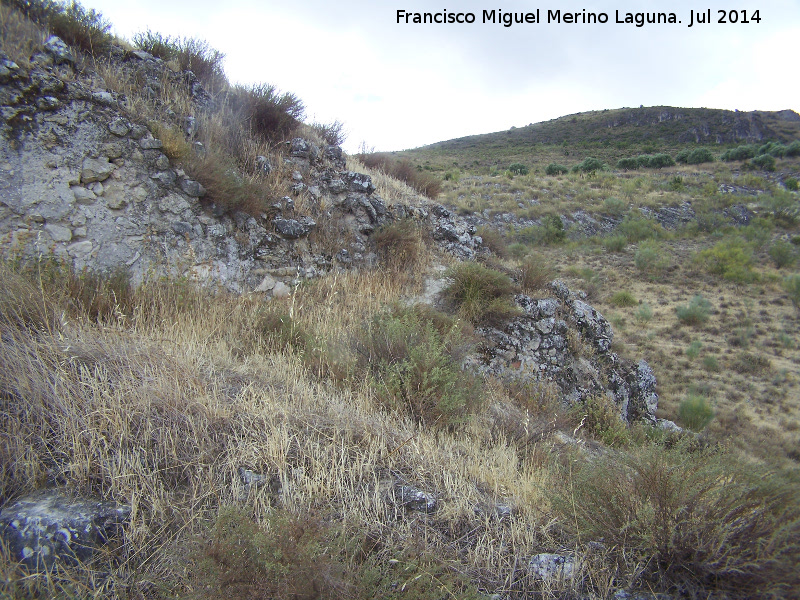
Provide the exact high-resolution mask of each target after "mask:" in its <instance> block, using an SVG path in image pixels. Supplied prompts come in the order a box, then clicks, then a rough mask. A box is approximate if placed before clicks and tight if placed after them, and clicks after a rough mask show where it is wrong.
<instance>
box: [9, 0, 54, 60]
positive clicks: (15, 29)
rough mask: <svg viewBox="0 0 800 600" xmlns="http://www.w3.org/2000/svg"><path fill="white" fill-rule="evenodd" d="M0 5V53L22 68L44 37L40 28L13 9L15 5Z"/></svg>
mask: <svg viewBox="0 0 800 600" xmlns="http://www.w3.org/2000/svg"><path fill="white" fill-rule="evenodd" d="M9 4H10V5H9V6H6V3H5V2H1V3H0V51H2V52H4V53H5V54H6V55H7V56H8V57H9V58H10V59H11V60H13V61H14V62H16V63H18V64H19V65H21V66H22V67H26V66H27V65H28V61H29V59H30V57H31V55H32V54H33V53H34V51H35V49H36V48H37V47H39V45H40V44H41V43H42V42H44V40H45V37H46V36H45V35H44V33H43V31H42V30H41V28H40V27H38V26H37V25H36V24H35V23H34V22H33V21H31V20H30V19H27V18H25V15H24V14H23V13H21V12H20V11H18V10H17V9H15V8H13V6H14V5H15V4H16V3H9Z"/></svg>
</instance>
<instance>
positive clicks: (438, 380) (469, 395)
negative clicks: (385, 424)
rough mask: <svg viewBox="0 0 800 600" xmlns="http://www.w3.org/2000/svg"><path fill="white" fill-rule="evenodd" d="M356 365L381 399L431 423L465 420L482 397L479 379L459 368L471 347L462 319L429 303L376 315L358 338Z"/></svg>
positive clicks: (457, 422) (442, 423) (398, 308)
mask: <svg viewBox="0 0 800 600" xmlns="http://www.w3.org/2000/svg"><path fill="white" fill-rule="evenodd" d="M356 346H357V347H356V351H357V354H358V356H359V363H358V367H359V368H360V369H361V370H362V371H364V372H366V373H368V374H369V375H370V376H371V377H372V378H373V380H374V383H375V386H376V388H377V389H378V394H379V397H380V399H381V401H382V402H383V404H384V405H385V406H386V407H387V408H389V409H391V410H399V411H401V412H406V411H408V412H410V414H411V416H413V417H414V418H415V419H417V420H419V421H421V422H424V423H426V424H427V425H434V424H437V423H438V424H439V425H441V426H453V425H457V424H459V423H463V422H464V421H465V420H466V419H467V418H468V417H469V415H470V414H472V413H474V412H475V411H476V410H477V408H478V407H479V405H480V402H481V393H480V392H481V383H480V381H479V380H478V379H477V378H476V377H473V376H472V375H470V374H469V373H466V372H464V371H462V370H461V362H462V361H463V360H464V356H465V355H466V353H467V352H468V350H469V349H470V348H471V337H470V334H469V331H468V330H466V329H465V328H464V326H463V323H461V322H459V321H456V320H453V319H452V318H450V317H448V316H447V315H445V314H443V313H440V312H438V311H436V310H435V309H433V308H431V307H430V306H427V305H415V306H410V307H408V306H395V307H393V308H391V309H390V310H388V311H387V312H385V313H381V314H379V315H376V316H375V317H374V318H373V319H372V321H371V322H370V323H369V324H368V325H367V326H366V327H365V328H364V330H363V331H362V332H361V333H360V335H359V337H358V340H357V342H356Z"/></svg>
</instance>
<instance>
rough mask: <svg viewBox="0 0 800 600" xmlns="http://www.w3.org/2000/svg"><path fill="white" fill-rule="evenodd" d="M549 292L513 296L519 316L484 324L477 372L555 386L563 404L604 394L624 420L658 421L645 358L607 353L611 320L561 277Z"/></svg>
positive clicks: (652, 380) (652, 379)
mask: <svg viewBox="0 0 800 600" xmlns="http://www.w3.org/2000/svg"><path fill="white" fill-rule="evenodd" d="M550 290H551V292H552V296H551V297H548V298H540V299H534V298H530V297H529V296H525V295H518V296H517V297H516V298H515V301H516V304H517V306H519V308H520V309H521V311H522V314H521V315H519V316H517V317H514V318H513V319H511V320H510V321H509V322H508V323H507V324H506V325H504V326H502V327H483V328H480V329H478V332H479V333H480V334H481V335H482V336H483V339H484V342H483V344H482V347H481V354H480V356H479V357H476V358H475V363H476V364H477V368H478V370H479V371H481V372H484V373H487V374H491V375H494V376H496V377H499V378H501V379H504V380H514V381H518V382H521V383H545V382H549V383H552V384H555V385H556V386H557V387H558V389H559V390H560V396H561V398H562V399H563V402H564V403H565V404H566V405H567V406H572V405H574V404H576V403H578V402H583V401H586V400H587V399H589V398H591V397H595V396H606V397H608V398H609V399H611V400H613V402H614V403H615V404H616V405H617V406H618V407H619V410H620V414H621V416H622V417H623V419H625V420H626V421H627V422H629V423H632V422H634V421H638V420H643V421H645V422H648V423H651V424H653V425H655V424H656V422H657V420H656V417H655V412H656V408H657V406H658V395H657V394H656V393H655V388H656V378H655V375H654V374H653V371H652V369H651V368H650V366H649V365H648V364H647V362H646V361H644V360H641V361H639V362H638V363H633V362H631V361H629V360H626V359H624V358H622V357H620V356H618V355H617V354H616V353H615V352H612V351H611V344H612V342H613V339H614V332H613V330H612V328H611V325H610V324H609V322H608V321H607V320H606V319H605V318H604V317H603V315H601V314H600V313H599V312H597V311H596V310H595V309H594V308H592V307H591V306H590V305H588V304H587V303H586V302H584V301H583V299H581V298H580V297H579V295H578V294H575V293H573V292H571V291H570V290H569V289H568V288H567V287H566V285H564V284H563V283H562V282H560V281H554V282H553V283H552V284H551V285H550Z"/></svg>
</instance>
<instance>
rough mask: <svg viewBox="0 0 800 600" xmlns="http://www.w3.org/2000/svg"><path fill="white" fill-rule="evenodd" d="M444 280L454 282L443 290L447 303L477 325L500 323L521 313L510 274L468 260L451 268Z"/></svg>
mask: <svg viewBox="0 0 800 600" xmlns="http://www.w3.org/2000/svg"><path fill="white" fill-rule="evenodd" d="M445 277H447V278H449V279H451V280H452V282H451V283H450V284H449V285H448V286H447V287H446V288H445V289H444V290H443V291H442V295H443V297H444V300H445V301H446V302H447V303H448V304H449V305H450V306H451V307H452V308H453V309H455V310H456V311H457V312H458V314H459V315H460V316H461V317H463V318H464V319H466V320H467V321H469V322H470V323H473V324H474V325H485V324H490V323H498V322H501V321H503V320H505V319H507V318H509V317H511V316H513V315H515V314H517V313H518V312H519V311H518V309H517V307H516V306H514V304H513V303H512V295H513V293H514V284H513V283H512V281H511V279H510V278H509V277H508V275H505V274H503V273H500V272H499V271H495V270H494V269H489V268H488V267H484V266H483V265H481V264H479V263H476V262H471V261H469V262H462V263H459V264H458V265H456V266H454V267H451V268H450V269H448V270H447V272H446V273H445Z"/></svg>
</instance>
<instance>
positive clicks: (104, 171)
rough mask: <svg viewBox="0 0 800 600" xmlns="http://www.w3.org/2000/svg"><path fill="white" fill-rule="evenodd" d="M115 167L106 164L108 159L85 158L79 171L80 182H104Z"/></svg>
mask: <svg viewBox="0 0 800 600" xmlns="http://www.w3.org/2000/svg"><path fill="white" fill-rule="evenodd" d="M116 168H117V166H116V165H114V164H112V163H110V162H108V157H106V156H104V157H102V158H87V159H85V160H84V161H83V168H82V169H81V182H82V183H92V182H93V181H105V180H106V179H108V176H109V175H111V173H113V172H114V169H116Z"/></svg>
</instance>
